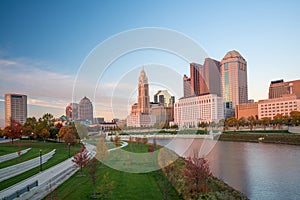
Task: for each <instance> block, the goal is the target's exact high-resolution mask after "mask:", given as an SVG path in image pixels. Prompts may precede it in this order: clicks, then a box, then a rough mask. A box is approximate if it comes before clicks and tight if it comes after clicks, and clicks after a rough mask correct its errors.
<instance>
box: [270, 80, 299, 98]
mask: <svg viewBox="0 0 300 200" xmlns="http://www.w3.org/2000/svg"><path fill="white" fill-rule="evenodd" d="M285 94H295V95H297V96H300V80H294V81H288V82H284V81H283V79H281V80H276V81H271V83H270V87H269V99H274V98H279V97H282V96H283V95H285Z"/></svg>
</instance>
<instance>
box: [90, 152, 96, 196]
mask: <svg viewBox="0 0 300 200" xmlns="http://www.w3.org/2000/svg"><path fill="white" fill-rule="evenodd" d="M88 166H89V169H88V173H89V175H90V178H91V181H92V184H93V187H94V192H93V195H92V197H93V198H96V183H97V175H96V172H97V169H98V160H97V159H96V158H93V159H92V160H91V161H90V162H89V164H88Z"/></svg>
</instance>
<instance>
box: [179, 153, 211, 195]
mask: <svg viewBox="0 0 300 200" xmlns="http://www.w3.org/2000/svg"><path fill="white" fill-rule="evenodd" d="M185 165H186V167H185V168H184V169H183V175H184V180H185V185H186V188H185V195H186V196H187V197H189V198H191V199H199V196H200V194H201V193H207V192H208V191H209V190H208V186H207V179H208V178H209V177H210V176H211V175H212V174H211V171H210V168H209V164H208V161H207V160H206V159H205V158H199V157H198V156H197V155H196V154H195V155H194V156H193V157H188V158H186V159H185Z"/></svg>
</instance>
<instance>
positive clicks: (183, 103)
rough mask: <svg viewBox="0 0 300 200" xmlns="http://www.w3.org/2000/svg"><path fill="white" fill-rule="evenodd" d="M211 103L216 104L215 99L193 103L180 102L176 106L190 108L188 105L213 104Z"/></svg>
mask: <svg viewBox="0 0 300 200" xmlns="http://www.w3.org/2000/svg"><path fill="white" fill-rule="evenodd" d="M211 102H213V103H214V102H215V101H214V99H212V100H210V99H208V100H201V101H193V102H180V103H179V104H176V106H177V107H178V106H188V105H196V104H197V105H198V104H207V103H211Z"/></svg>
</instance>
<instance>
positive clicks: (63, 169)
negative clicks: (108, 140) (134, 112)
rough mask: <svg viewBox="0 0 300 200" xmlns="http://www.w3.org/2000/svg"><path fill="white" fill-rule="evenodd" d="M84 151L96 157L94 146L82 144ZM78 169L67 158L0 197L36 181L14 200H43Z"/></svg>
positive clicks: (5, 191) (0, 192) (125, 143)
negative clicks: (28, 189)
mask: <svg viewBox="0 0 300 200" xmlns="http://www.w3.org/2000/svg"><path fill="white" fill-rule="evenodd" d="M84 145H85V147H86V149H87V150H88V151H89V152H88V155H89V157H90V158H93V157H94V156H95V155H96V146H94V145H91V144H87V143H85V144H84ZM126 145H128V143H127V142H123V144H122V146H120V147H117V148H114V149H109V150H108V151H113V150H115V149H119V148H122V147H124V146H126ZM78 169H79V168H77V167H76V166H75V164H74V163H73V162H72V158H69V159H67V160H65V161H63V162H61V163H59V164H57V165H55V166H53V167H51V168H49V169H47V170H45V171H43V172H41V173H39V174H36V175H34V176H32V177H30V178H28V179H26V180H24V181H21V182H19V183H17V184H15V185H13V186H11V187H9V188H6V189H4V190H2V191H0V197H2V198H3V197H7V196H10V195H11V194H13V193H15V192H17V191H18V190H21V189H23V188H24V187H26V186H27V185H30V184H32V183H33V182H35V181H36V180H38V186H37V187H35V188H33V189H31V190H30V191H29V192H26V193H24V194H23V195H21V196H20V197H19V198H16V199H22V200H23V199H30V200H39V199H42V198H44V197H45V196H46V195H47V194H49V193H50V192H52V191H53V190H55V189H56V188H57V187H58V186H59V185H60V184H62V183H63V182H64V181H66V180H67V179H68V178H70V177H71V176H72V175H73V174H74V173H75V172H76V171H77V170H78Z"/></svg>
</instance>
